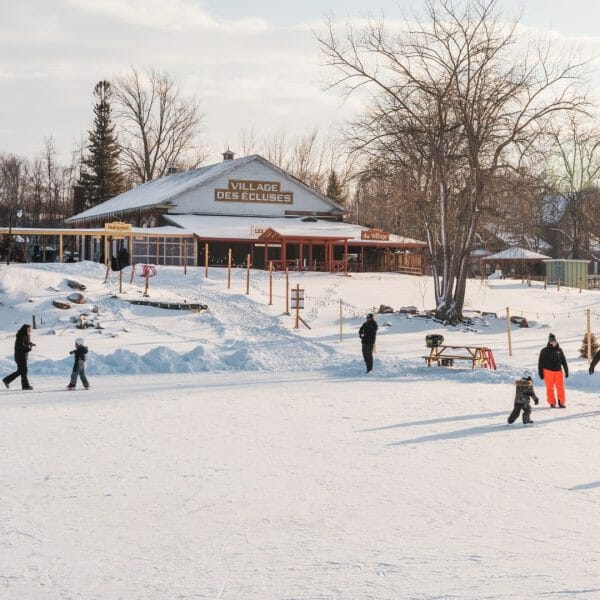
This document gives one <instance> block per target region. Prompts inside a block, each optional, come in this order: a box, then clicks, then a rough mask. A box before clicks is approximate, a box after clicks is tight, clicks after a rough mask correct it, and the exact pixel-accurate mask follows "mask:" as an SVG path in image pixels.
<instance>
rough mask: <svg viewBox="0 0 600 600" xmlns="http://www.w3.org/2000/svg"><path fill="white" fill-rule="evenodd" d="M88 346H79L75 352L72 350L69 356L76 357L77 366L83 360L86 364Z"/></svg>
mask: <svg viewBox="0 0 600 600" xmlns="http://www.w3.org/2000/svg"><path fill="white" fill-rule="evenodd" d="M87 351H88V349H87V346H77V347H76V348H75V350H71V352H69V354H74V355H75V357H74V358H75V365H77V361H79V360H83V361H84V362H85V355H86V354H87Z"/></svg>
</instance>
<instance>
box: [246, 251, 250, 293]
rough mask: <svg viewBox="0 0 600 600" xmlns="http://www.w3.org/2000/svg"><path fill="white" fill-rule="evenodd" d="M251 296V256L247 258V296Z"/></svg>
mask: <svg viewBox="0 0 600 600" xmlns="http://www.w3.org/2000/svg"><path fill="white" fill-rule="evenodd" d="M249 295H250V255H249V254H248V255H247V256H246V296H249Z"/></svg>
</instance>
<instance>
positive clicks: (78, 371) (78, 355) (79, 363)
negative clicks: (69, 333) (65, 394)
mask: <svg viewBox="0 0 600 600" xmlns="http://www.w3.org/2000/svg"><path fill="white" fill-rule="evenodd" d="M87 353H88V349H87V346H86V345H85V342H84V340H83V338H77V339H76V340H75V350H71V352H69V354H73V355H74V359H75V363H74V364H73V370H72V371H71V381H70V382H69V385H68V386H67V389H68V390H74V389H75V386H76V385H77V376H79V377H80V378H81V383H83V387H84V388H85V389H86V390H89V389H90V382H89V381H88V379H87V377H86V376H85V355H86V354H87Z"/></svg>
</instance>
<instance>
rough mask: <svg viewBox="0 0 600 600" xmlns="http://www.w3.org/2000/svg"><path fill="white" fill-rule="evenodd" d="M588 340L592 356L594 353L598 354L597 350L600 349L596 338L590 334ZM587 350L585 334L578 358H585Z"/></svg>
mask: <svg viewBox="0 0 600 600" xmlns="http://www.w3.org/2000/svg"><path fill="white" fill-rule="evenodd" d="M590 340H591V347H592V356H594V354H596V352H598V349H599V348H600V344H598V340H597V339H596V336H595V335H594V334H593V333H591V334H590ZM587 348H588V334H587V333H586V334H585V335H584V336H583V342H581V346H580V347H579V356H581V358H587Z"/></svg>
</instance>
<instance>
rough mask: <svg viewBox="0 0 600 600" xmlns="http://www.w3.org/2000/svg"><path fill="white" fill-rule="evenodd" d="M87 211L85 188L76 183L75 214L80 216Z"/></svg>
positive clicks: (74, 188)
mask: <svg viewBox="0 0 600 600" xmlns="http://www.w3.org/2000/svg"><path fill="white" fill-rule="evenodd" d="M84 210H85V188H84V187H83V186H82V185H81V184H79V183H76V184H75V185H74V186H73V214H74V215H78V214H79V213H80V212H83V211H84Z"/></svg>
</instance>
